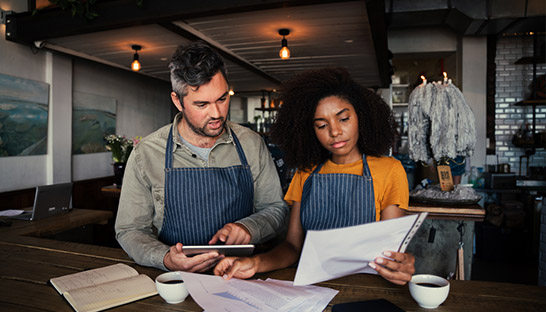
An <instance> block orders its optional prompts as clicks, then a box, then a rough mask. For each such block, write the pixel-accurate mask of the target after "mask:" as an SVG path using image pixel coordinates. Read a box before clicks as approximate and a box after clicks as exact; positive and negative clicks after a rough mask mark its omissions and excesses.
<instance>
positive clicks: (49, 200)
mask: <svg viewBox="0 0 546 312" xmlns="http://www.w3.org/2000/svg"><path fill="white" fill-rule="evenodd" d="M71 197H72V183H71V182H69V183H59V184H52V185H41V186H37V187H36V193H35V195H34V206H33V207H32V210H29V211H26V212H23V213H22V214H20V215H17V216H13V217H12V218H14V219H19V220H32V221H34V220H40V219H43V218H47V217H51V216H55V215H59V214H62V213H65V212H68V211H69V210H70V208H69V207H70V198H71Z"/></svg>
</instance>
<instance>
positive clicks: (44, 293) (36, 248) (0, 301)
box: [0, 236, 546, 312]
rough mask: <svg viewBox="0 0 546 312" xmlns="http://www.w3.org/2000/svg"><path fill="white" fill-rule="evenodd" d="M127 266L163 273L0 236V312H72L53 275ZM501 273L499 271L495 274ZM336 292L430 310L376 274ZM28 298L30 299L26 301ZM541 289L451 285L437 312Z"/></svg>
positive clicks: (539, 306) (512, 303)
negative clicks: (57, 289) (423, 307)
mask: <svg viewBox="0 0 546 312" xmlns="http://www.w3.org/2000/svg"><path fill="white" fill-rule="evenodd" d="M119 262H122V263H127V264H129V265H131V266H132V267H134V268H135V269H136V270H137V271H139V272H140V273H143V274H147V275H148V276H150V277H151V278H152V279H155V277H156V276H157V275H159V274H160V273H162V271H160V270H157V269H153V268H148V267H142V266H139V265H136V264H135V263H134V262H133V261H131V260H130V259H129V258H128V257H127V255H126V254H125V252H124V251H123V250H121V249H117V248H108V247H100V246H89V245H84V244H77V243H68V242H60V241H53V240H47V239H43V238H37V237H29V236H19V237H15V236H8V237H3V236H2V237H0V307H2V311H60V312H62V311H72V308H71V307H70V305H69V304H68V303H67V302H66V301H65V300H64V299H63V298H62V297H61V296H60V295H59V294H58V293H57V292H56V290H55V289H54V288H53V286H51V285H49V284H48V281H49V279H50V278H52V277H56V276H62V275H66V274H70V273H75V272H79V271H82V270H86V269H91V268H98V267H103V266H106V265H110V264H114V263H119ZM294 274H295V269H293V268H289V269H284V270H279V271H275V272H271V273H269V274H259V275H258V276H257V277H259V278H266V277H271V278H275V279H283V280H292V279H293V277H294ZM499 274H502V272H499ZM318 285H319V286H324V287H330V288H334V289H337V290H339V291H340V293H338V294H337V295H336V297H334V299H333V300H332V301H331V302H330V304H329V306H328V307H327V309H326V310H325V311H331V307H332V305H333V304H336V303H342V302H351V301H359V300H371V299H378V298H384V299H387V300H389V301H391V302H393V303H394V304H396V305H398V306H399V307H401V308H402V309H404V310H406V311H429V310H426V309H422V308H420V307H419V306H418V305H417V304H416V303H415V302H414V301H413V299H412V298H411V296H410V294H409V291H408V287H407V286H397V285H394V284H391V283H389V282H387V281H386V280H384V279H383V278H381V277H379V276H376V275H368V274H357V275H351V276H347V277H344V278H339V279H335V280H331V281H328V282H324V283H319V284H318ZM30 298H32V299H30ZM545 298H546V287H539V286H529V285H519V284H508V283H493V282H478V281H452V282H451V291H450V294H449V297H448V299H447V300H446V302H445V303H444V304H443V305H442V306H441V307H440V308H439V309H438V310H439V311H462V310H464V311H465V312H468V311H479V312H482V311H546V299H545ZM166 310H168V311H185V312H190V311H202V309H201V308H200V307H199V306H198V305H197V304H196V303H195V302H194V301H193V300H192V299H191V297H188V299H186V300H185V301H184V302H182V303H179V304H175V305H171V304H167V303H166V302H165V301H163V299H161V297H159V296H153V297H149V298H146V299H144V300H140V301H137V302H133V303H130V304H127V305H124V306H120V307H117V308H114V309H112V311H166Z"/></svg>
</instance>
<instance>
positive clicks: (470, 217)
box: [406, 201, 485, 221]
mask: <svg viewBox="0 0 546 312" xmlns="http://www.w3.org/2000/svg"><path fill="white" fill-rule="evenodd" d="M420 212H428V216H427V218H432V219H445V220H465V221H483V219H484V218H485V209H484V208H483V207H482V206H480V205H478V204H474V205H464V206H462V205H461V206H456V205H454V206H447V205H444V206H440V205H431V204H422V203H416V202H411V201H410V203H409V207H408V210H407V212H406V214H414V213H420Z"/></svg>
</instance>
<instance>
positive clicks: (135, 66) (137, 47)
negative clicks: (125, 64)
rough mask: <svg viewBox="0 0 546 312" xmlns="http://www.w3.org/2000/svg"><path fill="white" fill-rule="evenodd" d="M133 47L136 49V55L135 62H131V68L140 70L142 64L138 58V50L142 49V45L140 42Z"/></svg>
mask: <svg viewBox="0 0 546 312" xmlns="http://www.w3.org/2000/svg"><path fill="white" fill-rule="evenodd" d="M131 48H133V50H135V56H134V57H133V62H132V63H131V69H132V70H133V71H139V70H140V68H141V66H140V62H139V60H138V51H140V49H141V48H142V47H141V46H139V45H138V44H135V45H133V46H132V47H131Z"/></svg>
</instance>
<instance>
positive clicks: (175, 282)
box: [163, 280, 184, 284]
mask: <svg viewBox="0 0 546 312" xmlns="http://www.w3.org/2000/svg"><path fill="white" fill-rule="evenodd" d="M181 283H184V281H183V280H170V281H166V282H163V284H181Z"/></svg>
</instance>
